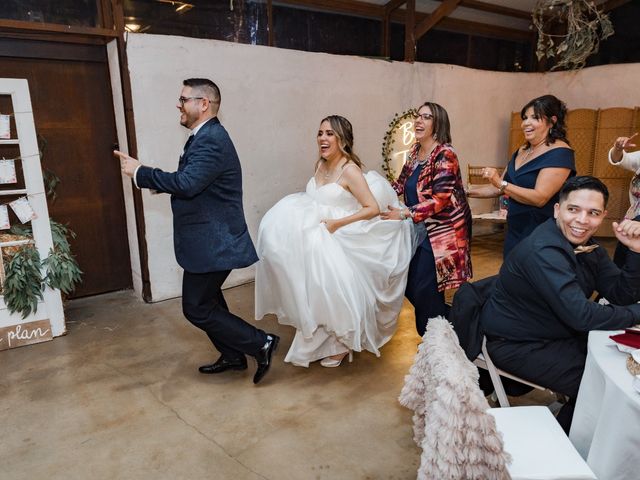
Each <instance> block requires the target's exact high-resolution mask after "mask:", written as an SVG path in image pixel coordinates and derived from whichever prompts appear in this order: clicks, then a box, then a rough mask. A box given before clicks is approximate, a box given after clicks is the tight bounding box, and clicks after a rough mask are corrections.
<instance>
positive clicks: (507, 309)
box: [480, 219, 640, 341]
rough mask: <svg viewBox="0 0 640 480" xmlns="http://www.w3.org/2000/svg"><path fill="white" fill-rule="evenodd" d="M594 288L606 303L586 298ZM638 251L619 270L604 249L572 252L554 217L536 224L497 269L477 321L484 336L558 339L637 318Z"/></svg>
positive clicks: (639, 296)
mask: <svg viewBox="0 0 640 480" xmlns="http://www.w3.org/2000/svg"><path fill="white" fill-rule="evenodd" d="M594 291H597V292H598V293H600V294H601V295H603V296H604V297H605V298H607V300H609V301H610V302H611V305H606V306H605V305H599V304H597V303H596V302H594V301H592V300H590V297H591V295H592V294H593V292H594ZM638 300H640V253H633V252H630V253H629V255H628V256H627V259H626V263H625V266H624V268H623V269H622V270H620V269H618V267H616V265H615V264H614V263H613V262H612V261H611V259H610V258H609V256H608V255H607V252H606V251H605V249H604V248H603V247H599V248H596V249H595V250H594V251H592V252H590V253H580V254H577V255H576V254H575V253H573V246H572V245H571V243H569V241H568V240H567V239H566V238H565V236H564V235H562V232H560V229H559V228H558V227H557V226H556V224H555V221H554V220H553V219H549V220H547V221H546V222H544V223H543V224H542V225H540V226H538V227H537V228H536V229H535V230H534V231H533V233H531V235H529V236H528V237H526V238H525V239H524V240H522V241H521V242H520V243H518V245H516V246H515V248H514V249H513V250H512V251H511V253H510V254H509V256H508V257H507V259H506V260H505V262H504V263H503V264H502V267H501V268H500V273H499V275H498V280H497V281H496V283H495V286H494V288H493V291H492V292H491V296H490V298H489V300H487V302H486V303H485V305H484V307H483V309H482V313H481V315H480V321H481V323H482V328H483V329H484V332H485V334H486V335H487V337H500V338H505V339H508V340H515V341H540V340H559V339H563V338H571V337H575V336H578V335H583V334H585V333H587V332H589V331H590V330H616V329H621V328H625V327H629V326H631V325H633V324H636V323H639V322H640V304H638V303H635V302H637V301H638Z"/></svg>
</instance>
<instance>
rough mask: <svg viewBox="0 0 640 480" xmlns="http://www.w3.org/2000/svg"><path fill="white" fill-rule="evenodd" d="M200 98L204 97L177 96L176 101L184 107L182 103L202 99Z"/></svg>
mask: <svg viewBox="0 0 640 480" xmlns="http://www.w3.org/2000/svg"><path fill="white" fill-rule="evenodd" d="M202 99H204V97H179V98H178V102H180V105H181V106H182V107H184V104H185V103H186V102H188V101H189V100H202Z"/></svg>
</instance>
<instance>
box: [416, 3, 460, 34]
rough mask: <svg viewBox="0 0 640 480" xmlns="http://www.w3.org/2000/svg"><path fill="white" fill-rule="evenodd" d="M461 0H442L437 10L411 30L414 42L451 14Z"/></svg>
mask: <svg viewBox="0 0 640 480" xmlns="http://www.w3.org/2000/svg"><path fill="white" fill-rule="evenodd" d="M461 1H462V0H444V2H442V3H441V4H440V6H439V7H438V8H436V9H435V10H434V11H433V12H431V14H430V15H429V16H428V17H426V18H425V19H424V20H422V21H421V22H420V23H418V24H417V25H416V26H415V28H414V29H413V33H414V36H415V39H416V40H419V39H420V37H422V36H423V35H424V34H425V33H427V32H428V31H429V30H431V29H432V28H433V27H435V26H436V25H437V24H438V23H439V22H440V21H441V20H442V19H443V18H445V17H447V16H449V14H450V13H451V12H453V11H454V10H455V9H456V8H458V5H459V4H460V2H461Z"/></svg>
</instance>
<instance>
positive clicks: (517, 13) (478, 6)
mask: <svg viewBox="0 0 640 480" xmlns="http://www.w3.org/2000/svg"><path fill="white" fill-rule="evenodd" d="M460 6H461V7H467V8H472V9H474V10H480V11H483V12H489V13H496V14H498V15H505V16H507V17H515V18H522V19H524V20H531V12H526V11H524V10H517V9H515V8H509V7H503V6H501V5H494V4H493V3H486V2H477V1H476V0H462V2H460Z"/></svg>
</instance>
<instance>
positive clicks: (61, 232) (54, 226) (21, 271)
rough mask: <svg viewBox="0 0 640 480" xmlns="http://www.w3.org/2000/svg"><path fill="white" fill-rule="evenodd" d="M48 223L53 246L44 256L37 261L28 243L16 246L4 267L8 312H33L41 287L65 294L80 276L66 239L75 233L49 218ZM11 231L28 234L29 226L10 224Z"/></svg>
mask: <svg viewBox="0 0 640 480" xmlns="http://www.w3.org/2000/svg"><path fill="white" fill-rule="evenodd" d="M50 223H51V235H52V237H53V248H52V249H51V250H49V256H48V257H47V258H45V259H44V260H42V261H41V260H40V255H39V254H38V250H36V248H35V246H33V245H32V244H29V245H25V246H24V247H21V248H20V249H18V250H17V251H16V253H14V254H13V256H12V257H11V258H10V259H9V261H8V262H7V264H6V266H5V274H6V277H5V281H4V284H3V285H2V294H3V295H4V301H5V303H6V305H7V308H8V309H9V311H10V312H12V313H13V312H19V313H20V314H21V315H22V318H25V317H27V316H28V315H29V314H30V313H32V312H35V311H36V309H37V308H38V300H42V292H43V290H44V288H45V286H47V287H50V288H53V289H56V288H57V289H60V291H61V292H62V293H64V294H65V295H68V294H69V293H71V292H72V291H73V290H74V288H75V286H76V284H77V283H78V282H79V281H80V280H81V279H82V271H81V270H80V268H79V267H78V263H77V262H76V260H75V258H74V257H73V255H72V254H71V247H70V245H69V240H68V238H69V237H71V238H75V233H74V232H73V231H71V230H69V229H68V228H67V227H66V226H65V225H62V224H60V223H57V222H54V221H53V220H51V222H50ZM11 231H12V233H14V234H16V235H22V236H25V237H31V236H32V233H31V226H30V225H22V226H14V227H12V229H11ZM42 272H44V275H45V276H44V278H43V277H42Z"/></svg>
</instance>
